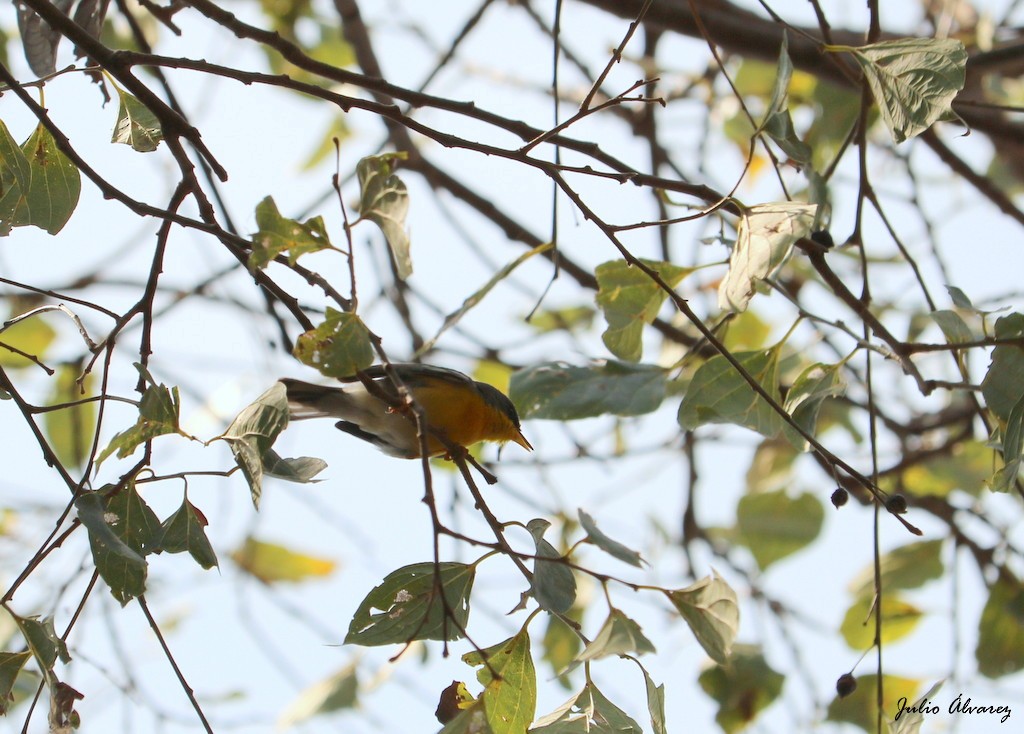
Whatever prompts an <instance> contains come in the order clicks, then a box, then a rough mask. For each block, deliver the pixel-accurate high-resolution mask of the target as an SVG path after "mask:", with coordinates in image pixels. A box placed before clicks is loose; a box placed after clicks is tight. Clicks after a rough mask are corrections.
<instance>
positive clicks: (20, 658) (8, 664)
mask: <svg viewBox="0 0 1024 734" xmlns="http://www.w3.org/2000/svg"><path fill="white" fill-rule="evenodd" d="M30 657H32V653H30V652H28V651H26V652H0V716H3V715H5V714H6V713H7V711H8V702H10V701H13V700H14V683H15V681H16V680H17V679H18V674H19V673H21V669H22V668H23V667H25V663H27V662H28V659H29V658H30Z"/></svg>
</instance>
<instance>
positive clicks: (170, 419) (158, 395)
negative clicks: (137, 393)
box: [96, 375, 181, 464]
mask: <svg viewBox="0 0 1024 734" xmlns="http://www.w3.org/2000/svg"><path fill="white" fill-rule="evenodd" d="M146 377H147V381H149V382H150V385H149V386H148V387H147V388H146V391H145V392H144V393H142V399H141V400H140V401H139V419H138V420H137V421H136V422H135V425H134V426H132V427H131V428H129V429H128V430H126V431H121V432H120V433H118V434H117V435H115V436H114V437H113V438H112V439H110V443H109V444H107V447H106V448H105V449H103V452H102V453H101V454H100V456H99V458H98V459H97V460H96V463H97V464H101V463H103V461H104V460H105V459H106V458H107V457H108V456H110V455H111V454H112V453H114V451H117V458H119V459H123V458H125V457H126V456H130V455H131V454H132V453H133V452H134V451H135V449H137V448H138V447H139V446H140V445H141V444H143V443H145V442H147V441H151V440H153V439H154V438H156V437H157V436H164V435H166V434H168V433H181V429H180V428H179V427H178V414H179V412H180V410H181V398H180V397H179V395H178V388H177V387H174V388H171V389H168V388H167V386H166V385H155V384H152V378H151V377H149V376H148V375H146Z"/></svg>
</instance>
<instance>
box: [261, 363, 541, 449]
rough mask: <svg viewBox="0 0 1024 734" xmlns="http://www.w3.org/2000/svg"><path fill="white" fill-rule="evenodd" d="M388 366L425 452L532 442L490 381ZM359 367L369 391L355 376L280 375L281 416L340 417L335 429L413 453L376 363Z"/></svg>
mask: <svg viewBox="0 0 1024 734" xmlns="http://www.w3.org/2000/svg"><path fill="white" fill-rule="evenodd" d="M391 368H393V369H394V372H395V374H396V375H397V376H398V378H399V379H400V380H401V382H402V384H403V385H405V387H406V389H407V390H408V391H409V394H410V395H411V396H412V400H413V403H414V404H415V405H418V406H419V407H420V408H421V409H422V411H423V417H424V422H425V426H424V428H425V431H426V434H427V435H426V444H427V456H430V457H433V456H448V457H449V458H450V454H451V451H450V446H451V445H452V444H456V445H458V446H462V447H466V448H468V447H469V446H472V445H473V444H476V443H479V442H481V441H494V442H497V443H501V444H504V443H506V442H508V441H511V442H513V443H516V444H519V445H520V446H522V447H523V448H524V449H526V450H528V451H532V450H533V446H531V445H530V442H529V441H527V440H526V437H525V436H524V435H523V432H522V429H521V427H520V424H519V414H518V413H517V412H516V408H515V406H514V405H513V404H512V401H511V400H509V399H508V397H506V396H505V395H504V394H503V393H502V392H501V391H500V390H498V389H497V388H495V387H494V386H492V385H488V384H487V383H484V382H477V381H476V380H473V379H472V378H471V377H469V376H468V375H464V374H463V373H461V372H459V371H457V370H453V369H448V368H446V367H436V366H434V365H426V364H417V363H392V364H391ZM362 374H363V375H364V376H365V377H366V378H369V379H370V380H372V384H373V385H374V386H375V388H376V389H374V390H372V391H371V390H370V389H368V388H367V386H366V385H365V384H363V383H362V382H360V381H359V380H358V378H356V377H351V378H345V379H343V381H344V382H349V383H351V384H349V385H346V386H344V387H332V386H327V385H317V384H313V383H309V382H303V381H302V380H296V379H293V378H289V377H285V378H282V379H281V380H280V382H281V383H283V384H284V387H285V391H286V393H287V396H288V412H289V418H290V419H291V420H305V419H308V418H340V419H341V420H339V421H338V422H337V423H335V424H334V425H335V427H337V428H338V430H340V431H344V432H345V433H348V434H350V435H352V436H355V437H356V438H360V439H362V440H364V441H368V442H369V443H371V444H373V445H374V446H376V447H377V448H378V449H380V450H381V451H383V452H384V453H385V454H388V455H390V456H396V457H399V458H402V459H418V458H421V456H422V452H421V446H420V440H419V438H418V436H417V435H416V422H415V420H414V417H413V414H412V411H411V410H409V409H408V408H407V407H405V406H403V404H402V398H401V397H400V394H399V392H398V390H397V389H396V388H395V385H394V384H393V382H392V381H391V378H390V377H389V376H388V374H387V371H386V370H385V368H384V366H383V365H374V366H372V367H369V368H367V369H365V370H363V371H362ZM374 393H376V394H374ZM441 437H443V438H444V439H446V440H447V442H448V444H447V445H446V443H445V441H444V440H442V439H441Z"/></svg>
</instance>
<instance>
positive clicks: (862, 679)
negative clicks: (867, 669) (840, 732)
mask: <svg viewBox="0 0 1024 734" xmlns="http://www.w3.org/2000/svg"><path fill="white" fill-rule="evenodd" d="M920 685H921V681H919V680H914V679H912V678H900V677H898V676H895V675H886V676H883V677H882V686H883V687H882V717H883V719H885V720H891V719H892V717H893V716H895V715H896V712H897V711H899V710H900V707H899V701H900V699H901V698H902V699H906V701H912V700H914V697H915V696H916V695H917V691H918V689H919V688H920ZM827 718H828V720H829V721H842V722H846V723H849V724H853V725H854V726H858V727H860V728H861V729H863V730H864V731H867V732H873V731H876V730H877V728H876V722H877V720H878V676H876V675H872V674H869V675H861V676H857V689H856V690H855V691H854V692H853V693H851V694H850V695H848V696H846V697H844V698H839V696H836V697H835V698H834V699H832V702H831V703H830V704H829V705H828V716H827Z"/></svg>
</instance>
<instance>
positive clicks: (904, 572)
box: [850, 540, 944, 598]
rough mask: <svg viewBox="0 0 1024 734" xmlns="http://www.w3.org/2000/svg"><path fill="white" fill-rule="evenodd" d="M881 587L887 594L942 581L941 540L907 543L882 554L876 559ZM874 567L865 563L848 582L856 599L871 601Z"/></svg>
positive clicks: (873, 588) (873, 589)
mask: <svg viewBox="0 0 1024 734" xmlns="http://www.w3.org/2000/svg"><path fill="white" fill-rule="evenodd" d="M879 565H880V567H881V571H882V588H883V589H884V590H885V591H886V592H887V593H891V592H893V591H896V590H901V589H916V588H918V587H921V586H924V585H925V584H926V583H928V582H929V581H932V580H934V579H938V578H942V574H943V573H944V566H943V564H942V541H941V540H924V541H921V542H920V543H910V544H908V545H903V546H900V547H899V548H896V549H894V550H892V551H890V552H888V553H886V554H885V555H884V556H882V558H881V559H880V560H879ZM874 579H875V567H874V564H869V565H868V566H867V567H865V568H864V570H863V571H861V572H860V573H859V574H857V576H856V577H855V578H854V579H853V581H851V582H850V591H851V593H852V594H853V595H854V596H855V597H857V598H873V597H874V594H875V581H874Z"/></svg>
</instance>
